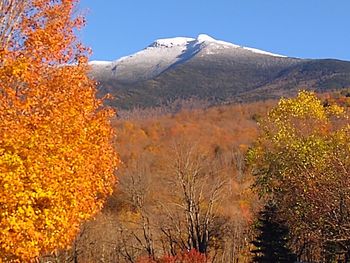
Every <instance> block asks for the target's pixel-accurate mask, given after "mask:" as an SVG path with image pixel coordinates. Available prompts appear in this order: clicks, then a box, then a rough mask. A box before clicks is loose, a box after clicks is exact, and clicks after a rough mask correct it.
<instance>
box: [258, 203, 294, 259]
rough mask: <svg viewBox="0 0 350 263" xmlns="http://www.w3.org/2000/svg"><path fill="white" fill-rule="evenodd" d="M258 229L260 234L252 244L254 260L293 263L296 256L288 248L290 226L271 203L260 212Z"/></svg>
mask: <svg viewBox="0 0 350 263" xmlns="http://www.w3.org/2000/svg"><path fill="white" fill-rule="evenodd" d="M256 229H257V231H258V235H257V237H256V239H255V240H254V241H252V244H253V245H254V246H255V249H254V250H252V253H253V254H254V257H253V262H257V263H293V262H295V261H296V256H295V255H294V254H293V253H292V252H291V250H290V249H289V248H288V234H289V231H288V228H287V227H286V226H285V225H284V223H283V222H282V221H281V220H278V217H277V208H276V206H275V205H273V204H271V203H269V204H267V205H266V206H265V208H264V210H263V211H261V212H260V213H259V218H258V222H257V226H256Z"/></svg>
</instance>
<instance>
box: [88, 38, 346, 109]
mask: <svg viewBox="0 0 350 263" xmlns="http://www.w3.org/2000/svg"><path fill="white" fill-rule="evenodd" d="M91 67H92V76H93V77H94V78H95V79H96V80H97V81H99V83H100V85H99V88H100V94H102V95H103V94H105V93H111V94H112V95H114V97H115V99H113V100H110V101H109V102H108V103H109V104H110V105H112V106H115V107H118V108H132V107H149V106H155V105H159V104H161V103H164V102H165V101H172V100H175V99H178V98H181V99H186V98H192V97H198V98H200V99H210V100H213V101H214V102H215V101H216V102H217V103H221V102H227V101H252V100H261V99H269V98H277V97H279V96H281V95H283V96H290V95H293V94H295V93H296V92H297V90H298V89H300V88H306V89H312V90H316V91H325V90H328V89H334V88H335V89H338V88H342V87H349V86H350V62H347V61H341V60H333V59H323V60H322V59H300V58H290V57H285V56H282V55H278V54H273V53H270V52H266V51H262V50H259V49H254V48H247V47H241V46H238V45H235V44H232V43H229V42H225V41H221V40H216V39H213V38H211V37H209V36H208V35H204V34H202V35H199V36H198V37H197V38H184V37H176V38H169V39H158V40H156V41H154V42H153V43H152V44H151V45H149V46H148V47H146V48H145V49H143V50H141V51H139V52H136V53H135V54H132V55H130V56H126V57H122V58H121V59H118V60H116V61H113V62H96V61H95V62H92V63H91Z"/></svg>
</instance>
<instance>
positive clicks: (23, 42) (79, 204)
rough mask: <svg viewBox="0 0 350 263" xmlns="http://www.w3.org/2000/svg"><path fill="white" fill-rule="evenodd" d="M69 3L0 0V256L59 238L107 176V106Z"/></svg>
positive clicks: (95, 198) (67, 238) (37, 249)
mask: <svg viewBox="0 0 350 263" xmlns="http://www.w3.org/2000/svg"><path fill="white" fill-rule="evenodd" d="M76 3H77V1H75V0H62V1H58V0H57V1H54V0H36V1H35V0H32V1H20V0H8V1H2V2H0V22H2V25H3V24H4V25H6V26H4V27H1V28H0V58H1V60H0V232H1V235H0V262H16V261H20V262H28V261H30V260H32V259H33V258H36V257H38V256H39V255H41V254H44V253H48V252H52V251H53V250H55V249H59V248H64V247H67V246H68V245H69V244H70V243H71V241H72V239H73V238H74V237H75V236H76V234H77V232H78V230H79V226H80V224H81V222H82V221H83V220H86V219H88V218H90V217H91V216H93V215H94V214H96V213H97V212H98V211H99V210H100V209H101V207H102V204H103V201H104V199H105V197H106V196H108V195H109V194H110V193H111V191H112V186H113V184H114V182H115V177H114V170H115V168H116V166H117V164H118V158H117V155H116V153H115V150H114V149H113V147H112V145H111V142H112V139H113V130H112V128H111V127H110V118H111V117H112V116H113V115H114V113H113V112H112V111H110V110H106V109H103V108H101V106H102V105H101V101H99V100H97V99H96V98H95V85H94V82H93V81H92V80H90V79H89V78H88V77H87V70H88V66H87V64H86V61H87V59H86V49H85V48H84V47H83V46H82V45H81V44H80V43H79V42H78V41H77V39H76V38H75V36H74V34H73V31H74V28H75V27H76V26H80V25H81V23H82V21H83V20H82V19H81V18H78V19H75V18H72V13H73V9H74V8H75V6H76ZM4 10H7V12H4ZM4 21H8V23H7V24H6V23H4ZM69 62H72V63H73V64H72V65H71V66H67V64H63V63H69Z"/></svg>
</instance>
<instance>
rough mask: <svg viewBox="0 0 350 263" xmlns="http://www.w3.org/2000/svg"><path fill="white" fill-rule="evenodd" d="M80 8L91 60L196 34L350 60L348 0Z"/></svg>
mask: <svg viewBox="0 0 350 263" xmlns="http://www.w3.org/2000/svg"><path fill="white" fill-rule="evenodd" d="M80 9H83V10H85V11H86V12H87V26H86V27H85V29H84V30H83V31H82V32H80V36H81V38H82V40H83V41H84V43H85V44H86V45H88V46H90V47H91V48H92V49H93V52H94V53H93V55H92V57H91V59H93V60H114V59H117V58H119V57H121V56H125V55H129V54H132V53H134V52H136V51H139V50H141V49H143V48H144V47H146V46H147V45H149V44H151V43H152V42H153V41H154V40H155V39H159V38H167V37H175V36H187V37H196V36H197V35H198V34H201V33H205V34H208V35H210V36H212V37H214V38H216V39H220V40H225V41H229V42H232V43H235V44H238V45H243V46H248V47H255V48H259V49H262V50H266V51H270V52H274V53H279V54H283V55H287V56H292V57H301V58H338V59H343V60H350V14H349V11H350V0H81V3H80Z"/></svg>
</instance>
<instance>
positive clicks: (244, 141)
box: [0, 0, 350, 263]
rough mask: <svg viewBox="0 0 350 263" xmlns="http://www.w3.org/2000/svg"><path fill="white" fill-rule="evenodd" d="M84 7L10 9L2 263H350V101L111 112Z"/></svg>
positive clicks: (311, 96) (336, 94)
mask: <svg viewBox="0 0 350 263" xmlns="http://www.w3.org/2000/svg"><path fill="white" fill-rule="evenodd" d="M77 4H78V0H30V1H18V0H0V262H4V263H5V262H43V263H44V262H57V263H58V262H72V263H73V262H74V263H77V262H79V263H85V262H86V263H88V262H91V263H92V262H120V263H123V262H130V263H190V262H195V263H205V262H208V263H209V262H213V263H214V262H218V263H240V262H242V263H245V262H247V263H248V262H266V263H267V262H271V263H273V262H285V263H288V262H291V263H293V262H310V263H311V262H320V263H321V262H325V263H333V262H344V263H345V262H350V140H349V136H350V121H349V118H350V89H349V88H346V87H343V88H342V89H338V90H331V91H327V92H324V93H315V92H313V91H306V90H300V91H299V92H298V94H294V96H291V97H288V98H283V97H282V98H280V99H278V100H261V101H255V102H249V103H248V102H247V103H243V102H242V103H238V102H236V103H226V104H222V105H218V104H215V105H214V104H212V103H209V102H208V101H205V100H203V99H196V98H192V99H177V100H174V101H171V102H169V103H166V104H164V105H160V106H159V105H158V106H154V107H148V108H141V107H135V108H133V109H130V110H123V109H115V108H111V107H108V106H106V104H104V100H105V98H100V96H96V94H97V88H98V83H96V82H95V81H94V80H93V79H91V77H90V76H89V70H90V67H89V64H88V58H89V54H90V50H89V49H88V48H87V47H85V46H84V45H83V44H82V43H80V40H79V39H78V38H77V37H76V35H75V33H76V31H77V30H78V29H79V28H81V27H82V26H84V23H85V20H84V17H83V16H80V15H79V14H78V13H77V12H76V8H77ZM107 97H108V96H107ZM109 99H110V98H109Z"/></svg>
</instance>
